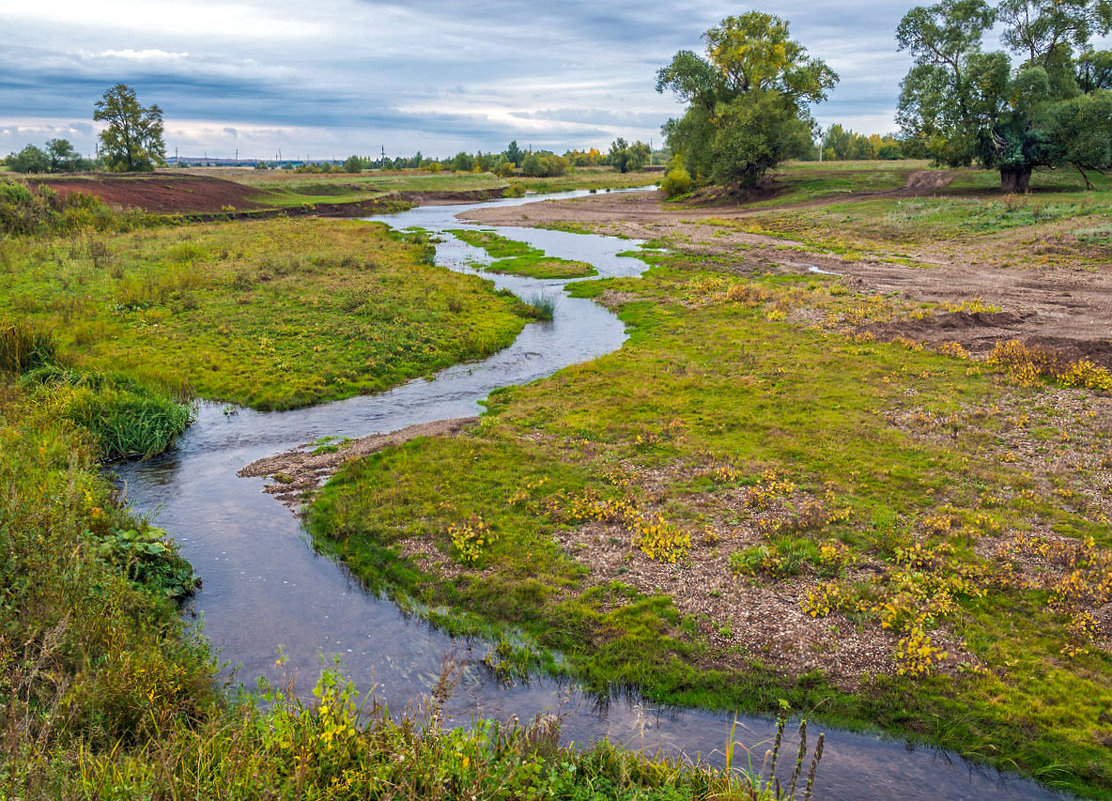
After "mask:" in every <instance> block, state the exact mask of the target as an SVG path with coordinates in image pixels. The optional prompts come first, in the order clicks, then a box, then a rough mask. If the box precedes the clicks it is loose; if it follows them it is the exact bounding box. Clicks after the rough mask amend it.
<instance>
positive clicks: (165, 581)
mask: <svg viewBox="0 0 1112 801" xmlns="http://www.w3.org/2000/svg"><path fill="white" fill-rule="evenodd" d="M96 553H97V556H99V557H100V558H101V559H104V560H105V561H106V562H108V563H109V564H111V565H112V566H113V567H115V568H116V569H117V570H118V571H119V572H120V573H121V574H123V575H125V576H127V577H128V578H129V579H130V580H131V581H134V582H135V583H136V584H141V585H142V586H144V587H146V588H147V589H149V590H150V591H151V592H154V593H157V594H159V595H162V596H165V597H166V598H168V599H170V600H174V601H181V600H183V599H185V598H187V597H188V596H190V595H192V594H193V591H194V590H195V589H196V588H197V587H198V586H200V583H201V580H200V579H199V578H198V577H197V576H196V575H194V573H193V566H192V565H190V564H189V562H187V561H186V560H185V559H183V558H182V557H181V556H179V555H178V551H177V546H176V545H174V544H173V543H172V542H170V541H169V540H168V539H167V535H166V532H165V531H163V530H162V529H160V528H155V527H154V526H137V527H135V528H128V529H119V528H117V529H113V530H112V531H110V532H108V534H107V535H106V536H104V537H103V538H101V539H100V540H99V542H98V543H97V546H96Z"/></svg>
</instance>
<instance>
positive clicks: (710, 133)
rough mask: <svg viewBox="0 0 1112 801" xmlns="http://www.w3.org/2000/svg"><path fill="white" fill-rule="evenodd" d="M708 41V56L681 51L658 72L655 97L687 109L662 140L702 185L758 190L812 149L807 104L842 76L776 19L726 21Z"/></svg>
mask: <svg viewBox="0 0 1112 801" xmlns="http://www.w3.org/2000/svg"><path fill="white" fill-rule="evenodd" d="M704 39H705V40H706V42H707V47H706V53H707V56H706V58H703V57H702V56H699V55H698V54H696V53H693V52H692V51H690V50H681V51H680V52H678V53H676V55H675V56H674V57H673V58H672V63H671V64H669V65H668V66H667V67H664V68H663V69H661V70H660V71H658V72H657V86H656V88H657V91H660V92H663V91H664V90H665V89H671V90H672V91H673V92H674V93H675V94H676V95H677V96H678V97H679V98H680V99H681V100H683V101H684V102H685V103H687V104H688V108H687V111H686V113H685V114H684V116H683V117H681V118H680V119H672V120H669V121H668V122H667V123H666V124H665V125H664V128H663V132H664V136H665V138H666V139H667V142H668V146H669V148H670V149H671V150H672V152H673V153H680V154H682V156H683V161H684V166H685V167H686V169H687V171H688V172H689V173H690V174H692V175H694V176H695V177H696V180H697V181H698V182H700V183H706V182H708V181H710V182H713V183H717V184H726V185H740V186H753V185H756V184H757V183H759V182H760V180H761V178H762V177H763V176H764V174H765V173H766V172H767V171H768V170H769V169H770V168H771V167H773V166H775V165H776V164H777V163H779V162H780V161H781V160H783V159H784V158H787V157H789V156H792V155H802V154H803V153H806V152H810V151H811V149H812V139H813V137H812V129H813V125H814V123H813V120H812V119H811V116H810V111H809V109H808V104H810V103H817V102H819V101H821V100H824V99H826V94H827V92H828V91H829V90H830V89H831V88H833V86H834V85H835V84H836V83H837V81H838V76H837V74H836V73H835V72H834V71H833V70H831V69H830V68H829V67H828V66H827V65H826V64H825V63H824V62H822V61H821V60H819V59H815V58H812V57H811V56H809V55H808V54H807V51H806V49H805V48H804V47H803V46H802V45H800V44H799V43H798V42H795V41H793V40H792V39H791V38H789V30H788V23H787V22H785V21H784V20H782V19H780V18H779V17H776V16H774V15H772V14H765V13H762V12H757V11H752V12H749V13H747V14H743V15H741V16H740V17H727V18H726V19H724V20H723V21H722V22H721V23H720V24H719V25H718V26H716V27H714V28H711V29H710V30H708V31H707V32H706V34H704Z"/></svg>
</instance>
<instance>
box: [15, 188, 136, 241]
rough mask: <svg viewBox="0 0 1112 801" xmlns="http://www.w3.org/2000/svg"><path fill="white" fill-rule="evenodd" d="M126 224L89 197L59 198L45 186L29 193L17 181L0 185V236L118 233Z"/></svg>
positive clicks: (67, 196) (118, 216) (30, 190)
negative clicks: (91, 232) (78, 232)
mask: <svg viewBox="0 0 1112 801" xmlns="http://www.w3.org/2000/svg"><path fill="white" fill-rule="evenodd" d="M136 219H137V218H136ZM127 224H129V220H128V219H127V218H125V217H123V216H121V215H117V214H116V213H114V212H113V211H112V210H111V209H110V208H109V207H108V206H106V205H105V204H104V203H103V202H102V201H101V200H100V199H99V198H96V197H93V196H92V195H86V194H82V193H79V192H76V193H73V194H70V195H59V194H58V193H57V192H55V191H54V190H52V189H50V188H49V187H47V186H39V187H38V188H37V189H31V188H30V187H29V186H27V184H25V183H23V182H21V181H12V180H2V181H0V235H4V234H8V235H12V236H28V235H40V234H53V233H63V232H66V231H78V230H82V229H93V230H98V231H106V230H119V229H122V228H124V227H127Z"/></svg>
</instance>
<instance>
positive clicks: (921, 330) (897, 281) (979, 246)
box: [463, 171, 1112, 368]
mask: <svg viewBox="0 0 1112 801" xmlns="http://www.w3.org/2000/svg"><path fill="white" fill-rule="evenodd" d="M950 178H951V176H949V175H948V174H947V173H940V172H934V171H924V172H918V173H913V174H912V175H911V176H910V177H909V180H908V183H907V185H906V186H905V187H903V188H902V189H897V190H889V191H886V192H873V193H865V194H859V195H854V196H845V195H843V196H839V197H836V198H829V199H823V200H821V201H813V202H807V203H802V204H794V205H791V204H789V205H785V206H781V207H775V208H767V207H766V208H761V209H751V208H746V207H744V206H734V207H723V206H718V207H714V208H685V209H677V208H672V207H665V206H664V205H663V204H662V203H661V202H660V200H661V198H660V196H659V194H658V193H649V192H644V193H633V194H599V195H593V196H590V197H587V198H580V199H575V200H558V201H557V200H552V201H547V202H544V203H534V204H531V205H528V206H518V207H501V208H490V209H478V210H476V211H473V212H469V213H468V214H466V215H463V217H464V218H465V219H468V220H473V221H476V222H481V223H486V224H489V225H509V226H513V225H522V226H535V225H552V224H561V223H565V224H567V223H570V224H575V225H583V226H586V227H589V228H591V229H593V230H596V231H597V232H598V233H603V234H618V235H624V236H628V237H630V238H633V239H665V240H668V241H670V242H673V243H682V244H680V245H678V247H679V248H680V249H682V250H684V251H686V252H690V253H694V254H705V255H715V256H723V255H725V256H729V257H734V258H736V262H735V270H736V271H737V272H739V273H746V272H752V271H769V270H772V271H781V272H795V273H801V272H808V271H815V270H816V269H817V270H822V271H826V272H831V273H837V274H839V275H842V276H845V279H846V284H847V286H848V287H849V288H850V289H852V290H854V291H855V292H860V293H862V294H865V295H877V294H883V295H894V296H897V297H899V298H902V299H904V300H907V301H910V302H913V303H922V302H930V303H941V304H953V305H961V304H962V303H963V302H964V301H969V300H971V299H974V298H980V299H981V300H982V301H983V302H984V304H985V305H988V306H995V307H998V308H999V309H1000V310H1001V311H1000V313H997V314H993V313H984V312H980V313H975V314H971V313H967V312H955V313H943V314H937V315H935V316H932V317H929V318H926V319H923V320H915V321H911V322H909V323H903V324H897V325H893V326H887V327H876V328H874V329H872V330H873V332H874V333H875V334H876V335H877V336H880V337H894V336H905V337H911V338H915V339H918V340H921V341H925V342H943V341H947V342H961V343H962V344H963V345H964V346H965V347H967V348H968V349H970V350H971V351H973V352H974V353H985V352H986V351H989V350H991V349H992V347H993V346H994V345H995V343H997V342H999V341H1002V340H1009V339H1018V340H1020V341H1023V342H1025V343H1026V344H1028V345H1032V346H1040V347H1045V348H1049V349H1053V350H1056V351H1059V352H1061V353H1062V354H1063V355H1064V356H1067V357H1069V358H1081V357H1084V358H1088V359H1090V360H1091V361H1094V362H1096V363H1098V364H1100V365H1103V366H1105V367H1109V368H1112V269H1109V270H1093V269H1091V268H1088V269H1086V268H1082V267H1075V268H1071V267H1068V266H1067V267H1062V266H1050V265H1049V264H1043V265H1037V266H1035V267H1030V266H1023V267H1020V266H1014V265H1009V264H1008V262H1007V260H1006V259H1003V258H1001V257H1000V254H1001V253H1003V254H1004V255H1005V256H1006V255H1007V254H1008V253H1009V247H1024V246H1025V245H1024V243H1022V242H1021V241H1020V239H1019V236H1022V232H1009V233H1006V234H1002V235H1001V237H1002V238H1001V239H999V240H998V241H992V240H991V237H990V238H985V239H982V240H979V241H978V242H977V243H974V242H957V243H955V242H947V243H945V247H944V248H942V247H928V248H926V249H920V250H919V251H917V252H916V253H914V257H915V260H916V261H917V262H919V263H920V264H922V265H925V266H910V265H907V264H903V263H893V262H890V261H882V260H880V259H858V260H850V259H845V258H842V257H840V256H838V255H835V254H830V253H827V254H824V253H819V252H815V250H814V249H813V248H807V247H805V246H804V245H803V244H802V243H799V242H792V241H790V240H785V239H780V238H775V237H769V236H761V235H758V234H750V233H745V232H742V231H737V230H734V229H731V228H729V227H723V226H714V225H708V224H707V220H708V219H710V218H716V219H725V220H735V219H742V218H745V217H751V216H755V215H758V214H765V213H768V212H769V211H784V210H790V209H796V208H808V207H814V206H817V205H824V204H830V203H845V202H848V201H852V200H864V199H869V198H876V197H878V196H904V197H906V196H915V195H929V194H931V193H933V192H934V191H936V190H937V189H939V188H941V187H942V186H945V185H946V184H947V183H949V180H950ZM1009 237H1010V238H1009ZM986 241H988V242H991V244H992V247H991V248H990V247H986V246H985V245H984V243H985V242H986Z"/></svg>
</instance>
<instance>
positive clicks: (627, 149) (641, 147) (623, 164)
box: [607, 136, 651, 173]
mask: <svg viewBox="0 0 1112 801" xmlns="http://www.w3.org/2000/svg"><path fill="white" fill-rule="evenodd" d="M650 153H651V151H650V150H649V146H648V145H646V144H645V143H644V142H634V143H633V144H632V145H631V144H629V143H628V142H626V140H625V139H622V138H621V137H620V136H619V137H618V138H617V139H615V140H614V141H613V142H611V143H610V153H609V154H608V156H607V158H608V159H609V161H610V164H611V166H613V167H614V169H616V170H617V171H618V172H623V173H625V172H636V171H637V170H639V169H641V168H642V167H644V166H645V165H646V164H647V163H648V161H649V155H650Z"/></svg>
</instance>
